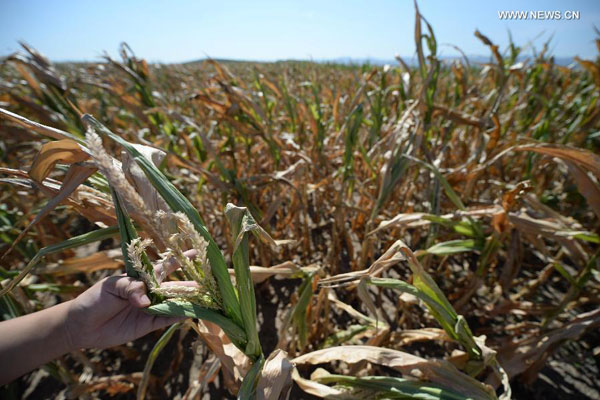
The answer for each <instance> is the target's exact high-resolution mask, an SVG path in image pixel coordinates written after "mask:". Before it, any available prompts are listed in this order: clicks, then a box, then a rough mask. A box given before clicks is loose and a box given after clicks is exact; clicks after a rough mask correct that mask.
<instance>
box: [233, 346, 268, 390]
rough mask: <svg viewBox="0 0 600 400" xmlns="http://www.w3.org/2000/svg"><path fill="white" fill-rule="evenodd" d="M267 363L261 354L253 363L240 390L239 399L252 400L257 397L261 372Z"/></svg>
mask: <svg viewBox="0 0 600 400" xmlns="http://www.w3.org/2000/svg"><path fill="white" fill-rule="evenodd" d="M264 365H265V358H264V357H263V356H262V355H261V356H260V357H259V358H258V359H257V360H256V361H255V362H254V364H253V365H252V368H250V370H249V371H248V372H247V373H246V376H244V380H243V381H242V386H241V387H240V391H239V392H238V395H237V398H238V400H250V399H254V398H255V397H256V385H257V384H258V379H259V378H260V373H261V371H262V368H263V366H264Z"/></svg>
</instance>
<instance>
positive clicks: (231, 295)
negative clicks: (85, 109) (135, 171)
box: [82, 114, 243, 326]
mask: <svg viewBox="0 0 600 400" xmlns="http://www.w3.org/2000/svg"><path fill="white" fill-rule="evenodd" d="M82 120H83V121H84V122H85V123H86V124H87V125H88V126H90V127H92V128H93V129H95V130H96V132H97V133H99V134H101V135H102V136H107V137H109V138H110V139H112V140H114V141H115V142H117V143H119V144H120V145H121V146H123V148H124V149H125V150H126V151H127V152H128V153H129V154H130V155H131V157H132V158H133V159H134V160H135V161H136V162H137V164H138V165H139V167H140V168H141V169H142V171H144V173H145V174H146V177H147V178H148V180H149V181H150V183H151V184H152V185H153V186H154V187H155V188H156V190H157V191H158V193H159V194H160V195H161V197H162V198H163V199H164V200H165V201H166V202H167V204H168V205H169V207H171V209H172V210H173V211H175V212H178V211H181V212H183V213H184V214H185V215H186V216H187V217H188V218H189V219H190V221H191V222H192V223H193V224H194V227H195V228H196V230H197V231H198V232H199V233H200V234H201V235H202V236H203V237H204V239H205V240H206V241H207V242H208V249H207V256H208V260H209V262H210V266H211V270H212V273H213V275H214V276H215V279H216V281H217V284H218V286H219V291H220V293H221V298H222V299H223V307H224V308H225V312H226V314H227V315H228V316H230V317H231V318H232V319H233V321H234V322H235V323H236V324H238V325H240V326H243V322H242V313H241V310H240V303H239V301H238V297H237V294H236V292H235V289H234V288H233V284H232V283H231V279H230V278H229V272H228V271H227V264H226V263H225V258H224V257H223V254H222V253H221V250H219V247H218V246H217V244H216V243H215V241H214V240H213V238H212V236H211V235H210V233H209V232H208V230H207V229H206V226H205V225H204V222H203V221H202V218H201V217H200V214H198V211H197V210H196V209H195V208H194V206H192V204H191V203H190V202H189V200H188V199H186V198H185V196H184V195H183V194H181V192H179V190H177V188H176V187H175V186H174V185H173V184H172V183H171V182H170V181H169V180H168V179H167V177H166V176H165V175H164V174H163V173H162V172H160V170H159V169H158V168H156V166H155V165H154V164H153V163H152V162H151V161H150V160H148V159H147V158H146V157H144V156H143V155H142V154H141V153H140V152H139V151H138V150H137V149H136V148H135V146H133V145H132V144H131V143H129V142H128V141H126V140H125V139H123V138H121V137H120V136H118V135H116V134H114V133H113V132H111V131H110V130H109V129H108V128H106V127H105V126H104V125H102V124H101V123H100V122H98V121H97V120H96V119H95V118H94V117H92V116H91V115H89V114H85V115H84V116H83V117H82Z"/></svg>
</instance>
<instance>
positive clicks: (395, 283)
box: [367, 275, 481, 359]
mask: <svg viewBox="0 0 600 400" xmlns="http://www.w3.org/2000/svg"><path fill="white" fill-rule="evenodd" d="M414 281H415V285H414V286H413V285H411V284H408V283H406V282H403V281H400V280H398V279H391V278H369V279H368V280H367V283H370V284H373V285H376V286H381V287H387V288H390V289H395V290H399V291H401V292H404V293H409V294H412V295H413V296H415V297H417V298H418V299H420V300H422V301H423V303H425V305H426V306H427V308H428V309H429V311H430V312H431V314H432V315H433V317H434V318H435V319H436V321H438V323H439V324H440V325H441V326H442V328H444V330H445V331H446V333H447V334H448V336H450V337H451V338H453V339H454V340H456V341H458V342H459V343H460V344H462V345H463V346H464V347H465V349H466V350H467V352H468V353H469V354H470V355H471V356H472V357H474V358H476V359H479V358H481V349H480V348H479V346H477V343H475V339H474V338H473V333H472V332H471V330H470V329H469V326H468V324H467V322H466V321H465V319H464V318H463V317H462V316H461V315H458V314H457V313H456V311H455V310H454V308H453V307H452V305H451V304H450V303H449V302H448V299H446V296H444V295H443V294H442V295H441V297H440V296H439V295H437V294H436V290H432V288H431V287H430V286H428V285H426V284H425V283H424V282H425V281H426V280H424V279H417V276H416V275H415V276H414ZM434 284H435V282H434ZM435 287H436V288H437V291H439V288H438V287H437V285H436V286H435ZM440 292H441V291H440Z"/></svg>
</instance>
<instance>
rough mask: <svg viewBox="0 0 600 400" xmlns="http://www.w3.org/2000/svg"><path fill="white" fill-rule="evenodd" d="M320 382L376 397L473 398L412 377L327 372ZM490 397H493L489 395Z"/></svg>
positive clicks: (432, 399) (464, 399) (440, 399)
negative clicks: (353, 389)
mask: <svg viewBox="0 0 600 400" xmlns="http://www.w3.org/2000/svg"><path fill="white" fill-rule="evenodd" d="M318 381H319V382H320V383H336V384H338V385H342V386H350V387H354V388H361V389H367V390H372V391H375V392H377V394H376V398H386V399H387V398H393V399H404V398H407V399H409V398H410V399H420V400H466V399H473V398H472V397H465V396H464V395H462V394H460V393H457V392H455V391H452V390H450V389H446V388H444V387H442V386H441V385H436V384H434V383H429V382H421V381H415V380H412V379H405V378H397V377H388V376H365V377H361V378H357V377H354V376H346V375H334V374H327V375H325V376H321V377H319V378H318ZM489 398H490V399H492V398H493V397H491V396H490V397H489Z"/></svg>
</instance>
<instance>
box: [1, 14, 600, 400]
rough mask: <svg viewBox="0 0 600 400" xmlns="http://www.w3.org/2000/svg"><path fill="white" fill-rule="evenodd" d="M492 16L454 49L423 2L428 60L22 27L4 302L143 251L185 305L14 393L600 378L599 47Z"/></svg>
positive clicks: (480, 395)
mask: <svg viewBox="0 0 600 400" xmlns="http://www.w3.org/2000/svg"><path fill="white" fill-rule="evenodd" d="M475 36H476V37H477V38H478V39H479V40H481V41H482V42H483V43H484V44H485V45H486V46H487V47H488V48H489V52H490V58H489V62H488V63H484V64H475V63H471V62H470V61H469V60H468V59H467V58H466V57H465V58H464V59H458V60H454V61H443V60H441V59H440V58H439V57H438V38H436V36H435V32H434V27H432V26H430V25H429V23H427V21H426V20H425V18H423V16H421V15H420V14H419V11H418V9H417V11H416V16H415V36H414V38H411V39H410V40H414V41H415V44H416V48H417V51H416V59H417V62H416V64H415V66H410V65H407V63H406V62H405V60H403V59H401V58H399V57H398V60H397V61H398V63H397V64H396V65H393V66H384V67H380V66H370V65H337V64H319V63H312V62H294V61H288V62H277V63H250V62H227V61H222V62H220V61H216V60H211V59H208V60H204V61H199V62H192V63H187V64H176V65H159V64H148V63H147V62H146V61H145V60H143V59H140V58H137V57H136V56H135V54H134V52H133V50H132V49H131V48H129V46H127V45H126V44H123V45H122V46H121V48H120V56H121V57H120V59H113V58H111V57H109V56H108V55H106V56H105V57H104V59H103V60H101V61H99V62H97V63H80V64H78V63H68V64H53V63H52V62H51V61H50V60H48V59H47V58H46V57H45V56H43V55H42V54H41V53H40V52H38V50H36V49H34V48H32V47H30V46H29V45H27V44H25V43H22V51H20V52H19V53H17V54H14V55H11V56H9V57H7V58H6V59H4V60H3V61H2V63H1V64H0V79H1V80H0V188H1V192H0V193H1V194H0V196H1V201H0V256H1V257H2V258H1V261H0V279H1V288H0V294H1V297H0V310H1V313H2V318H3V319H4V320H5V319H10V318H15V317H17V316H19V315H23V314H27V313H31V312H34V311H36V310H39V309H43V308H47V307H50V306H52V305H54V304H56V303H59V302H62V301H65V300H68V299H71V298H73V297H75V296H77V294H79V293H81V292H83V291H84V290H85V289H86V288H88V287H89V286H91V285H92V284H93V283H95V282H97V281H99V280H100V279H102V278H104V277H106V276H110V275H114V274H121V273H127V274H128V275H129V276H132V277H135V278H136V279H140V280H143V281H144V283H145V284H146V286H147V289H148V293H149V294H150V297H151V300H152V305H151V306H150V307H149V308H148V312H150V313H153V314H156V315H170V316H184V317H188V319H186V320H185V321H183V322H180V323H176V324H174V325H172V326H171V327H170V328H168V329H166V330H163V331H159V332H155V333H153V334H150V335H148V336H146V337H144V338H142V339H139V340H137V341H135V342H133V343H130V344H128V345H123V346H118V347H115V348H110V349H105V350H85V351H78V352H74V353H71V354H68V355H66V356H64V357H62V358H61V359H58V360H56V361H54V362H52V363H50V364H47V365H46V366H44V367H43V368H41V369H40V370H38V371H35V372H33V373H31V374H29V375H28V376H25V377H23V378H21V379H20V380H18V381H16V382H13V383H12V384H10V385H7V386H5V387H4V388H2V392H1V393H3V394H2V398H7V399H8V398H47V397H48V398H50V397H51V398H80V397H81V398H109V397H110V398H112V397H116V398H138V399H144V398H146V399H152V398H180V399H200V398H235V397H237V398H242V399H250V398H258V399H286V398H292V399H296V398H298V399H301V398H302V399H304V398H306V399H312V398H340V399H342V398H343V399H362V398H378V399H391V398H393V399H399V398H402V399H404V398H417V399H462V398H469V399H509V398H531V397H532V396H533V398H536V399H537V398H550V397H552V396H556V397H559V396H561V395H562V396H574V397H571V398H579V397H576V396H578V395H581V396H583V397H581V398H594V397H595V396H597V395H598V393H600V387H599V386H598V383H597V376H598V375H597V374H598V373H599V372H598V371H599V365H600V364H598V357H599V355H600V335H599V334H598V328H599V327H600V309H599V307H598V304H599V303H600V275H599V269H598V267H599V265H600V261H599V260H598V255H599V249H600V236H599V233H600V231H599V227H600V222H599V221H600V220H599V218H600V186H599V183H598V180H599V179H600V156H599V155H598V152H599V150H600V103H599V97H600V56H598V57H597V58H596V59H595V60H583V59H576V60H575V62H574V64H573V65H571V66H568V67H565V66H560V65H557V64H555V63H554V59H553V57H552V55H551V54H549V52H548V46H545V47H544V48H543V49H541V50H540V51H537V52H533V53H532V54H531V53H526V52H525V51H524V50H523V49H522V48H521V47H519V44H518V43H515V42H512V41H511V43H510V45H509V46H508V48H506V49H501V48H499V47H498V46H497V45H495V44H494V38H488V37H486V36H485V35H484V33H480V32H475ZM596 43H597V45H598V49H599V52H600V39H597V40H596ZM40 50H42V51H43V49H40ZM190 252H192V253H190ZM190 254H193V256H191V258H190ZM170 258H174V259H176V260H177V263H178V266H179V267H180V268H179V269H177V268H165V269H164V270H160V271H158V270H156V269H155V268H154V266H155V265H156V264H157V263H161V262H162V263H163V264H164V263H166V262H167V261H168V260H169V259H170ZM167 281H168V283H169V286H161V284H162V283H164V282H167ZM182 281H191V282H194V285H192V286H190V285H185V284H181V283H179V282H182ZM560 366H562V367H561V368H562V369H561V368H559V367H560ZM565 371H566V372H565ZM567 372H568V373H567ZM553 374H554V375H553ZM543 376H545V377H546V378H545V379H542V377H543ZM557 377H558V378H557ZM549 381H550V382H549ZM552 381H554V385H555V386H552ZM575 381H577V382H588V383H589V384H588V385H587V386H586V389H585V390H584V389H581V385H579V384H577V383H573V382H575ZM586 396H587V397H586Z"/></svg>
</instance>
